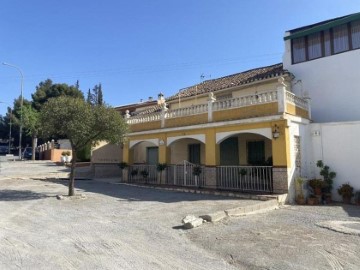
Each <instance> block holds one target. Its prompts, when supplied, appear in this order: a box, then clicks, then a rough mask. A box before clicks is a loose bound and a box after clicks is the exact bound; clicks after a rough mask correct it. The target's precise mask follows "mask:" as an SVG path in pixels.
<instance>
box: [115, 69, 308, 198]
mask: <svg viewBox="0 0 360 270" xmlns="http://www.w3.org/2000/svg"><path fill="white" fill-rule="evenodd" d="M292 80H293V75H292V74H291V73H290V72H288V71H287V70H284V69H283V65H282V64H276V65H272V66H267V67H261V68H256V69H252V70H248V71H245V72H241V73H238V74H233V75H229V76H226V77H222V78H218V79H213V80H207V81H204V82H202V83H200V84H197V85H193V86H190V87H188V88H185V89H182V90H180V91H179V92H178V93H176V94H175V95H173V96H171V97H168V98H164V97H163V96H162V95H161V94H160V95H159V98H158V103H157V104H156V105H154V106H150V107H147V108H146V110H138V112H137V113H130V112H129V111H127V112H126V113H125V115H124V117H125V118H126V121H127V123H128V124H129V126H130V130H131V133H130V134H129V135H128V140H127V142H126V143H125V144H124V146H123V150H122V152H123V159H122V160H123V162H126V163H128V164H129V165H130V166H129V168H128V169H127V173H126V175H125V176H124V179H126V178H127V181H130V182H142V181H146V182H150V183H160V177H159V173H158V172H157V171H156V164H158V163H166V164H167V165H168V168H167V170H166V172H163V173H162V174H163V176H162V177H161V179H162V180H161V181H162V184H168V185H180V186H202V187H208V188H217V189H226V190H239V191H256V192H275V193H287V192H288V189H289V185H290V183H291V179H292V178H293V177H294V174H295V173H296V171H297V170H300V168H301V160H300V157H301V156H300V155H299V153H300V148H301V145H300V140H299V138H300V137H299V136H300V133H301V130H302V126H304V125H306V124H308V123H309V119H310V110H309V105H308V102H307V100H306V99H303V98H300V97H298V96H296V95H295V94H294V93H293V92H292V87H291V85H292V84H291V81H292ZM117 109H118V110H119V111H124V108H123V107H118V108H117ZM195 165H200V166H201V174H200V176H199V178H198V179H197V178H196V177H195V176H194V174H193V168H194V166H195Z"/></svg>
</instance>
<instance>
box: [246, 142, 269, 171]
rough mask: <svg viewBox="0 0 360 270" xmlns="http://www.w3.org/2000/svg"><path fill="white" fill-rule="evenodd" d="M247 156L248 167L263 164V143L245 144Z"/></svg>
mask: <svg viewBox="0 0 360 270" xmlns="http://www.w3.org/2000/svg"><path fill="white" fill-rule="evenodd" d="M247 152H248V153H247V154H248V164H249V165H264V164H265V142H264V141H252V142H248V143H247Z"/></svg>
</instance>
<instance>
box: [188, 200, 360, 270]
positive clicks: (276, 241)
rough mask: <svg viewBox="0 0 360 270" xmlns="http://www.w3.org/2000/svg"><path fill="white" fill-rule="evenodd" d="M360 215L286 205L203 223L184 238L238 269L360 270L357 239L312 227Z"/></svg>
mask: <svg viewBox="0 0 360 270" xmlns="http://www.w3.org/2000/svg"><path fill="white" fill-rule="evenodd" d="M359 217H360V208H359V207H357V206H350V205H333V206H314V207H312V206H311V207H310V206H285V207H282V208H280V209H279V210H275V211H271V212H267V213H262V214H257V215H249V216H244V217H239V218H231V219H228V220H225V221H220V222H219V223H216V224H211V223H207V224H204V225H203V226H202V227H199V228H197V229H196V230H192V231H188V232H187V235H188V237H189V239H191V240H192V241H193V242H194V243H196V244H197V245H198V246H200V247H202V248H206V249H207V250H210V251H212V252H214V253H215V254H218V255H220V256H221V257H223V258H225V259H226V260H227V261H228V262H229V263H230V264H233V265H235V266H236V267H238V268H239V269H324V270H325V269H359V268H360V237H359V236H354V235H346V234H343V233H339V232H335V231H332V230H328V229H325V228H321V227H319V226H317V224H318V223H319V222H328V221H333V220H342V221H349V222H359V221H360V218H359Z"/></svg>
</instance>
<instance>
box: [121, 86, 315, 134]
mask: <svg viewBox="0 0 360 270" xmlns="http://www.w3.org/2000/svg"><path fill="white" fill-rule="evenodd" d="M283 113H287V114H290V115H295V116H299V117H303V118H307V119H310V117H311V116H310V109H309V103H308V101H307V100H306V99H302V98H300V97H297V96H295V94H293V93H291V92H289V91H286V90H285V89H283V88H280V89H278V90H273V91H267V92H263V93H257V94H252V95H248V96H241V97H236V98H231V99H225V100H218V101H217V100H215V99H214V98H213V97H212V96H211V95H209V99H208V103H205V104H198V105H195V106H191V107H185V108H179V109H173V110H171V109H167V108H166V107H164V108H163V109H162V110H161V111H160V112H155V113H150V114H144V115H136V116H130V115H127V116H126V121H127V123H128V124H129V125H130V129H131V131H132V132H137V131H145V130H156V129H161V128H173V127H182V126H191V125H198V124H205V123H212V122H223V121H230V120H240V119H248V118H254V117H262V116H270V115H279V114H283Z"/></svg>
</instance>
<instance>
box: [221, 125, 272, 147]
mask: <svg viewBox="0 0 360 270" xmlns="http://www.w3.org/2000/svg"><path fill="white" fill-rule="evenodd" d="M242 133H253V134H258V135H261V136H264V137H266V138H268V139H270V140H272V133H271V128H257V129H246V130H235V131H229V132H219V133H216V143H217V144H219V143H221V142H222V141H224V140H226V139H227V138H229V137H231V136H233V135H239V134H242Z"/></svg>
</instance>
